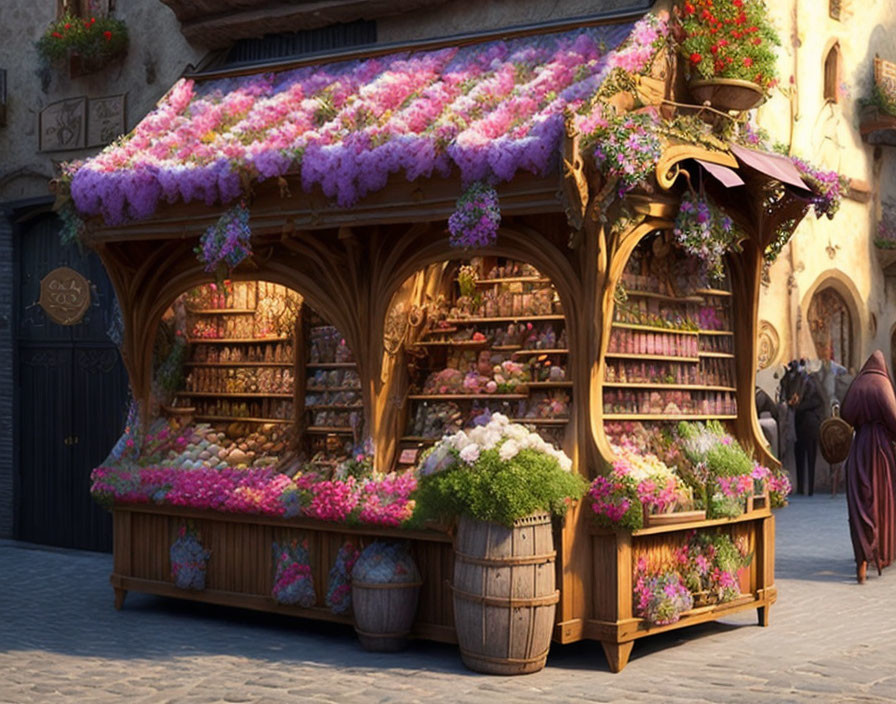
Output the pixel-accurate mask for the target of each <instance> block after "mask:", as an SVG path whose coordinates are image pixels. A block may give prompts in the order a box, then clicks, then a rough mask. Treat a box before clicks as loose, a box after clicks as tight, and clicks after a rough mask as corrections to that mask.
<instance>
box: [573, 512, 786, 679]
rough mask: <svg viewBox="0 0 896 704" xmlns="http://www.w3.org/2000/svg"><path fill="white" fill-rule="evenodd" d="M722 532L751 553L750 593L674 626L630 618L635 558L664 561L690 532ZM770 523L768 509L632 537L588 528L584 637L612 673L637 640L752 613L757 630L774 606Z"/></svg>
mask: <svg viewBox="0 0 896 704" xmlns="http://www.w3.org/2000/svg"><path fill="white" fill-rule="evenodd" d="M710 528H713V529H715V528H721V529H723V530H725V531H727V532H728V533H729V534H730V535H731V537H732V538H738V539H742V540H745V541H746V542H747V544H748V545H749V546H750V549H751V551H752V552H753V559H752V561H751V563H750V565H749V566H748V567H747V568H745V570H746V575H745V577H744V582H745V583H746V584H747V586H748V587H749V589H748V590H744V588H743V586H742V587H741V591H742V592H743V594H742V596H741V597H740V598H738V599H735V600H733V601H729V602H725V603H720V604H714V605H709V606H705V607H701V608H695V609H692V610H690V611H687V612H684V613H683V614H682V615H681V618H680V619H679V620H678V621H677V622H675V623H671V624H668V625H663V626H651V625H649V624H648V623H647V622H646V621H645V620H644V619H642V618H638V617H636V616H635V615H634V606H633V574H634V570H635V563H636V562H637V556H638V555H646V556H647V559H648V561H649V560H650V556H651V555H656V556H657V557H659V556H661V555H668V554H670V553H671V551H672V550H674V549H675V548H676V547H677V546H678V545H680V544H681V543H682V542H683V541H684V540H685V536H686V535H687V533H688V532H689V531H692V530H697V531H702V530H707V529H710ZM774 531H775V519H774V516H772V514H771V512H770V511H769V509H768V508H765V509H757V510H754V511H751V512H749V513H744V514H743V515H741V516H738V517H737V518H725V519H712V520H691V521H685V522H681V523H671V524H667V525H651V526H649V527H645V528H641V529H640V530H635V531H626V530H610V529H605V528H598V527H594V526H592V527H591V530H590V533H591V547H592V558H593V562H592V566H593V577H592V579H593V587H592V588H593V590H594V595H595V599H594V602H593V608H594V611H593V617H592V618H590V619H589V620H587V621H586V622H585V624H584V626H583V630H584V633H585V635H586V637H589V638H594V639H595V640H599V641H601V645H602V646H603V649H604V653H605V654H606V656H607V660H608V661H609V664H610V669H611V670H612V671H613V672H619V671H621V670H622V669H623V668H624V667H625V665H626V664H627V662H628V658H629V655H630V654H631V651H632V647H633V646H634V643H635V641H636V640H638V639H640V638H644V637H647V636H651V635H654V634H656V633H664V632H666V631H670V630H674V629H678V628H685V627H687V626H692V625H696V624H698V623H704V622H706V621H714V620H716V619H719V618H723V617H725V616H730V615H731V614H734V613H737V612H740V611H746V610H748V609H756V611H757V616H758V621H759V625H760V626H767V625H768V623H769V611H770V607H771V606H772V604H774V603H775V601H776V600H777V588H776V587H775V551H774Z"/></svg>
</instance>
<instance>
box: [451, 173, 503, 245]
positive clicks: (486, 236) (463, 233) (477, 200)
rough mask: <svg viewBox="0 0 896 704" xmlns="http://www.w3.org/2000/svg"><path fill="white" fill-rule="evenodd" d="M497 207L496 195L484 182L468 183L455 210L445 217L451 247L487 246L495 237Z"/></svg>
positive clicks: (497, 222) (499, 222)
mask: <svg viewBox="0 0 896 704" xmlns="http://www.w3.org/2000/svg"><path fill="white" fill-rule="evenodd" d="M500 224H501V208H500V206H499V205H498V194H497V192H496V191H495V189H494V188H493V187H492V186H490V185H489V184H487V183H483V182H482V181H477V182H476V183H474V184H472V185H471V186H470V187H469V188H468V189H467V190H466V191H465V192H464V194H463V195H462V196H461V197H460V198H459V199H458V201H457V209H456V210H455V211H454V213H453V214H452V215H451V217H450V218H448V231H449V232H450V233H451V237H450V243H451V246H452V247H465V248H473V247H487V246H488V245H490V244H493V243H494V242H495V240H496V239H497V237H498V226H499V225H500Z"/></svg>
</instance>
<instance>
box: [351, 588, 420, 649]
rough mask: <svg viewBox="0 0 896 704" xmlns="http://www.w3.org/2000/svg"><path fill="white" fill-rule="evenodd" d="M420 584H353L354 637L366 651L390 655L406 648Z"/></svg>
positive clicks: (415, 610)
mask: <svg viewBox="0 0 896 704" xmlns="http://www.w3.org/2000/svg"><path fill="white" fill-rule="evenodd" d="M421 584H422V582H394V583H389V584H374V583H369V582H356V581H352V610H353V611H354V615H355V633H357V634H358V640H359V641H361V645H362V646H363V647H364V649H365V650H373V651H376V652H381V653H391V652H395V651H396V650H401V649H402V648H404V647H406V646H407V644H408V635H409V634H410V632H411V626H412V625H413V624H414V614H416V612H417V599H418V597H419V596H420V585H421Z"/></svg>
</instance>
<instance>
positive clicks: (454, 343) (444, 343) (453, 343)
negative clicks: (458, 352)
mask: <svg viewBox="0 0 896 704" xmlns="http://www.w3.org/2000/svg"><path fill="white" fill-rule="evenodd" d="M487 346H488V340H424V341H423V342H415V343H413V344H412V345H409V347H487Z"/></svg>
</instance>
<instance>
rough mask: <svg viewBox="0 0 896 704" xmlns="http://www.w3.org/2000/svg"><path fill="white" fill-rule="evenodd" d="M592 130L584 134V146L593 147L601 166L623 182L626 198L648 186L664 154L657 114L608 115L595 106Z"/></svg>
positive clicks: (620, 190) (605, 171) (622, 193)
mask: <svg viewBox="0 0 896 704" xmlns="http://www.w3.org/2000/svg"><path fill="white" fill-rule="evenodd" d="M594 114H595V115H597V117H596V118H595V119H594V121H593V123H589V124H590V126H592V128H593V129H592V131H590V132H589V133H587V134H585V135H584V136H583V148H589V147H593V149H594V161H595V163H596V164H597V166H598V168H599V169H600V170H601V171H603V172H604V174H605V175H606V176H607V177H608V178H611V179H616V180H617V181H618V183H619V189H618V195H619V197H620V198H622V197H623V196H624V195H625V194H626V193H628V192H629V191H631V190H632V189H634V188H639V187H648V180H649V178H650V176H651V174H652V173H653V171H654V169H655V168H656V163H657V161H658V160H659V158H660V156H661V155H662V144H661V143H660V139H659V137H658V136H657V134H656V131H655V130H654V129H653V128H654V125H655V123H656V121H657V119H658V118H657V116H656V115H653V114H647V113H642V114H631V113H626V114H623V115H615V114H612V113H611V114H609V115H607V114H605V113H603V111H602V110H601V108H600V107H599V106H597V107H595V109H594Z"/></svg>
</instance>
